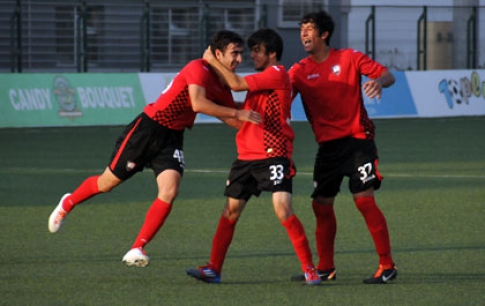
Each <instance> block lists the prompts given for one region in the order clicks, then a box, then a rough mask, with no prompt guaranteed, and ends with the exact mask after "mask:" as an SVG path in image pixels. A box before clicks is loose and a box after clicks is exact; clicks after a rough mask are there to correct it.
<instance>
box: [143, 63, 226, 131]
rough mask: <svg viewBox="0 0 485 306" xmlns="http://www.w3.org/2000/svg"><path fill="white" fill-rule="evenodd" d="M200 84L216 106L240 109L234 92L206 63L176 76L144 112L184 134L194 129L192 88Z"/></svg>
mask: <svg viewBox="0 0 485 306" xmlns="http://www.w3.org/2000/svg"><path fill="white" fill-rule="evenodd" d="M190 84H196V85H199V86H202V87H204V88H205V90H206V98H207V99H209V100H211V101H212V102H214V103H217V104H220V105H223V106H227V107H232V108H236V105H235V103H234V99H233V97H232V92H231V90H230V89H229V88H228V87H227V86H225V85H224V84H223V83H222V82H221V81H220V80H219V78H218V77H217V75H216V74H215V72H214V71H213V70H212V68H210V66H209V65H208V64H207V62H206V61H204V60H202V59H197V60H193V61H191V62H189V63H188V64H187V65H186V66H185V67H184V68H182V70H180V72H179V73H178V74H177V75H176V76H175V78H174V79H173V80H172V82H171V83H170V84H169V85H168V86H167V88H166V89H165V90H164V91H163V92H162V94H161V95H160V96H159V97H158V99H157V100H156V101H155V102H154V103H151V104H148V105H147V106H145V108H144V109H143V111H144V112H145V113H146V114H147V115H148V116H149V117H150V118H152V119H153V120H155V121H157V122H158V123H159V124H160V125H163V126H166V127H168V128H170V129H173V130H183V129H185V128H191V127H192V126H193V125H194V121H195V116H196V113H195V112H194V111H193V110H192V103H191V101H190V97H189V89H188V86H189V85H190Z"/></svg>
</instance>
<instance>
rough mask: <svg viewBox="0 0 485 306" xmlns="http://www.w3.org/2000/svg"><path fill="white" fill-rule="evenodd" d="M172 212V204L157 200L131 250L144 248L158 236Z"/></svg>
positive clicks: (148, 212) (150, 209) (151, 207)
mask: <svg viewBox="0 0 485 306" xmlns="http://www.w3.org/2000/svg"><path fill="white" fill-rule="evenodd" d="M171 210H172V205H171V204H169V203H166V202H164V201H162V200H160V199H159V198H157V199H155V201H153V204H152V206H150V208H149V209H148V211H147V214H146V216H145V222H144V223H143V225H142V227H141V229H140V232H139V233H138V236H137V237H136V239H135V242H134V243H133V246H132V247H131V248H132V249H134V248H143V247H144V246H145V245H146V244H147V243H149V242H150V241H151V240H152V239H153V237H154V236H155V235H156V234H157V232H158V230H159V229H160V228H161V227H162V225H163V223H164V222H165V220H166V219H167V217H168V215H169V214H170V211H171Z"/></svg>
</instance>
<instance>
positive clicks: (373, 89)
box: [362, 80, 382, 99]
mask: <svg viewBox="0 0 485 306" xmlns="http://www.w3.org/2000/svg"><path fill="white" fill-rule="evenodd" d="M362 89H363V90H364V93H365V95H366V96H368V97H369V98H371V99H372V98H377V99H380V98H381V95H382V84H381V83H380V82H379V81H377V80H370V81H367V82H365V83H364V85H362Z"/></svg>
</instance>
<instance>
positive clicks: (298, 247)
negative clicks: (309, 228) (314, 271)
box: [281, 214, 313, 271]
mask: <svg viewBox="0 0 485 306" xmlns="http://www.w3.org/2000/svg"><path fill="white" fill-rule="evenodd" d="M281 224H282V225H283V226H284V227H285V228H286V232H287V233H288V237H290V240H291V243H292V244H293V248H294V249H295V252H296V256H298V259H299V260H300V263H301V268H302V270H303V271H305V270H306V268H308V267H313V259H312V251H311V249H310V245H309V243H308V239H307V236H306V234H305V229H304V228H303V225H302V224H301V222H300V219H298V217H297V216H296V215H295V214H293V215H291V217H289V218H288V219H286V220H285V221H284V222H282V223H281Z"/></svg>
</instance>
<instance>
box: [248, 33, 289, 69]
mask: <svg viewBox="0 0 485 306" xmlns="http://www.w3.org/2000/svg"><path fill="white" fill-rule="evenodd" d="M256 45H264V46H265V48H266V55H268V54H269V53H271V52H276V59H277V60H278V61H279V60H281V56H282V55H283V38H281V36H280V35H279V34H278V33H277V32H276V31H275V30H273V29H259V30H257V31H256V32H254V33H253V34H251V35H250V36H249V38H248V47H249V49H252V48H253V47H254V46H256Z"/></svg>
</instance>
